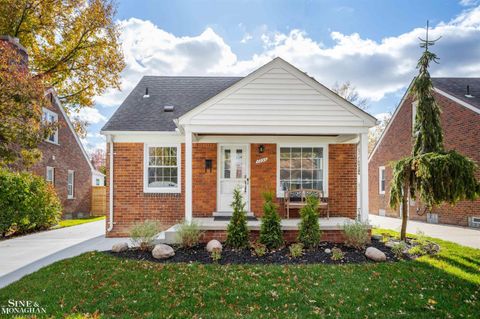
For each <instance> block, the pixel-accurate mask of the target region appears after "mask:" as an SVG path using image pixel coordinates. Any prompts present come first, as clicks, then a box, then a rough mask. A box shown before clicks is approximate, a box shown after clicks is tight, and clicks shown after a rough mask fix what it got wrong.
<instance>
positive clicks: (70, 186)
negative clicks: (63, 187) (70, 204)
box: [67, 170, 75, 199]
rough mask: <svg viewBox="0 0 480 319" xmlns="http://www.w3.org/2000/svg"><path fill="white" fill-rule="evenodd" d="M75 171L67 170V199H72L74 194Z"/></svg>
mask: <svg viewBox="0 0 480 319" xmlns="http://www.w3.org/2000/svg"><path fill="white" fill-rule="evenodd" d="M74 188H75V171H71V170H68V173H67V198H68V199H72V198H73V196H74V192H75V189H74Z"/></svg>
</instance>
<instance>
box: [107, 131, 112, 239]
mask: <svg viewBox="0 0 480 319" xmlns="http://www.w3.org/2000/svg"><path fill="white" fill-rule="evenodd" d="M107 142H108V145H109V147H110V178H109V179H110V183H109V185H108V187H109V188H110V191H109V194H108V195H109V201H108V204H109V205H108V206H109V207H108V209H109V213H110V217H109V219H108V221H109V225H108V228H107V232H111V231H112V230H113V136H112V135H108V136H107Z"/></svg>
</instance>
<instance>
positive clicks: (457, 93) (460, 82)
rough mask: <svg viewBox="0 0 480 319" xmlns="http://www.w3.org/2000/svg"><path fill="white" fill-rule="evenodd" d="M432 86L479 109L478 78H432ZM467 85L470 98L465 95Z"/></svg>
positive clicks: (479, 90) (479, 89) (479, 80)
mask: <svg viewBox="0 0 480 319" xmlns="http://www.w3.org/2000/svg"><path fill="white" fill-rule="evenodd" d="M432 81H433V86H435V87H436V88H438V89H439V90H442V91H443V92H445V93H448V94H450V95H452V96H454V97H456V98H457V99H460V100H462V101H464V102H466V103H468V104H470V105H473V106H474V107H476V108H478V109H480V78H432ZM467 85H468V86H469V87H470V95H472V96H473V97H472V98H469V97H466V96H465V95H466V94H467Z"/></svg>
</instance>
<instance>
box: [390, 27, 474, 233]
mask: <svg viewBox="0 0 480 319" xmlns="http://www.w3.org/2000/svg"><path fill="white" fill-rule="evenodd" d="M437 40H438V39H437ZM421 41H422V42H421V44H420V46H421V47H423V48H425V51H424V52H423V54H422V56H421V58H420V60H419V61H418V65H417V68H418V69H419V74H418V76H417V77H416V78H415V79H414V82H413V85H412V92H411V93H412V94H413V98H414V100H416V101H417V103H418V104H417V113H416V115H415V125H414V143H413V144H414V145H413V150H412V155H411V156H409V157H405V158H403V159H401V160H399V161H397V162H395V163H394V164H393V179H392V182H391V189H390V206H391V207H392V208H394V209H396V208H398V206H399V205H400V204H402V229H401V234H400V235H401V239H402V240H405V237H406V229H407V205H408V203H407V199H408V195H409V194H410V197H411V198H412V199H416V198H419V199H420V201H421V202H422V203H423V204H424V205H425V207H426V210H427V211H431V210H432V208H433V207H434V206H437V205H440V204H442V203H449V204H455V203H457V202H458V201H460V200H475V199H476V198H478V197H479V196H480V183H479V182H478V181H477V179H476V178H475V172H476V171H477V170H478V166H477V164H476V163H475V162H474V161H472V160H471V159H469V158H468V157H465V156H463V155H461V154H459V153H458V152H456V151H454V150H453V151H445V149H444V146H443V132H442V127H441V123H440V113H441V110H440V107H439V106H438V104H437V103H436V101H435V97H434V94H433V83H432V80H431V78H430V73H429V72H428V68H429V66H430V62H432V61H433V62H437V56H436V55H435V54H434V53H432V52H430V51H429V50H428V47H429V46H431V45H433V44H434V43H435V41H436V40H435V41H429V40H428V24H427V38H426V39H425V40H421Z"/></svg>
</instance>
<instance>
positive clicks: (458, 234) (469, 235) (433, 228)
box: [368, 215, 480, 249]
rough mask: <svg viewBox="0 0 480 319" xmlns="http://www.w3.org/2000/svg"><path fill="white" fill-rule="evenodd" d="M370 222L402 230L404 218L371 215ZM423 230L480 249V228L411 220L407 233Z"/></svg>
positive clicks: (376, 225) (431, 234) (382, 226)
mask: <svg viewBox="0 0 480 319" xmlns="http://www.w3.org/2000/svg"><path fill="white" fill-rule="evenodd" d="M368 217H369V220H370V223H371V224H372V225H373V226H374V227H379V228H386V229H392V230H395V231H400V227H401V225H402V220H401V219H399V218H392V217H383V216H378V215H369V216H368ZM418 231H422V232H424V233H425V235H427V236H430V237H436V238H440V239H444V240H448V241H451V242H454V243H457V244H460V245H463V246H469V247H473V248H479V249H480V229H473V228H467V227H460V226H452V225H439V224H428V223H424V222H419V221H413V220H409V221H408V223H407V233H411V234H416V233H417V232H418Z"/></svg>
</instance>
